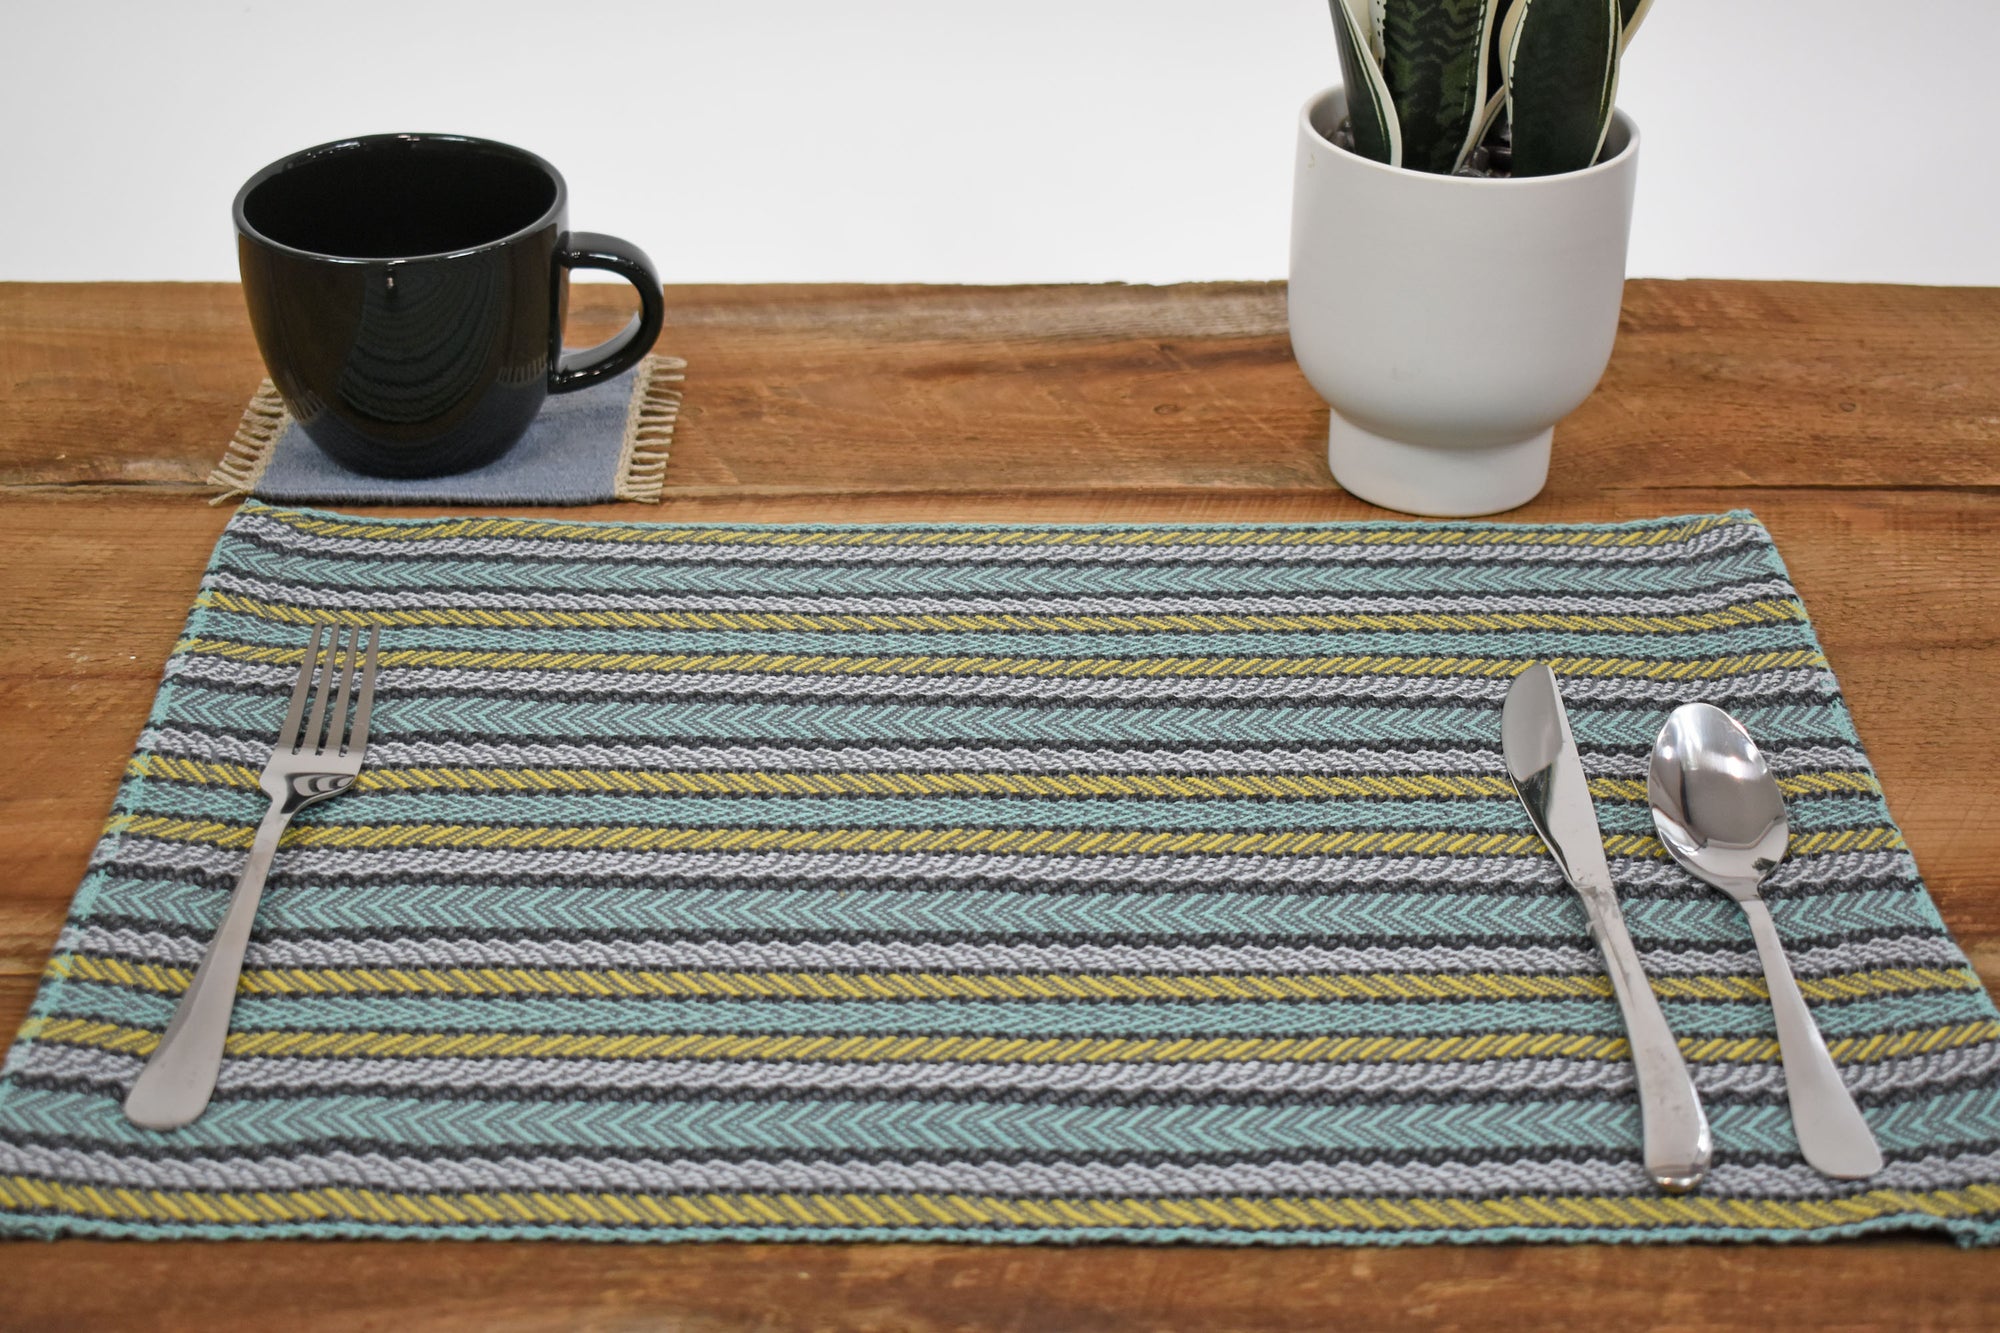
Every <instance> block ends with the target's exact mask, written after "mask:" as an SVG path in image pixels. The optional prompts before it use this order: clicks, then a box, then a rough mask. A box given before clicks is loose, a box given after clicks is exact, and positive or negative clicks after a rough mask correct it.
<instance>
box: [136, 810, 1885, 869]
mask: <svg viewBox="0 0 2000 1333" xmlns="http://www.w3.org/2000/svg"><path fill="white" fill-rule="evenodd" d="M104 830H105V832H106V833H107V834H124V835H128V836H132V837H143V838H157V839H160V840H162V841H165V842H189V843H200V844H204V845H207V846H211V847H222V848H229V849H242V848H246V847H248V846H249V845H250V842H251V838H252V837H253V836H254V834H255V830H254V829H253V828H252V827H251V826H250V825H247V824H225V823H222V822H220V821H217V820H211V819H179V818H174V817H170V816H166V815H113V816H112V817H111V818H110V819H108V820H106V821H105V826H104ZM284 845H285V846H287V847H331V848H363V849H380V848H394V847H446V848H481V849H488V850H495V849H497V850H502V851H632V852H766V851H783V852H804V853H810V852H854V853H880V854H904V853H914V852H932V853H938V854H944V855H975V854H984V855H1035V856H1157V855H1212V856H1224V855H1242V856H1541V855H1543V854H1544V853H1543V849H1542V843H1541V840H1540V839H1539V838H1537V837H1536V836H1535V835H1534V834H1532V833H1466V832H1455V831H1450V830H1442V829H1329V830H1322V831H1305V832H1287V831H1278V832H1253V833H1212V832H1201V831H1180V830H1157V829H1108V830H1091V829H1053V828H1052V829H995V828H951V829H895V828H836V829H784V828H658V827H653V826H650V825H616V826H612V825H594V826H585V825H539V824H529V825H507V824H308V825H300V824H294V825H293V826H292V827H291V828H290V830H288V831H287V832H286V834H285V840H284ZM1902 846H1903V838H1902V834H1900V833H1899V832H1897V830H1895V829H1894V828H1891V827H1888V826H1876V827H1870V828H1853V829H1828V830H1822V831H1820V832H1816V833H1795V834H1793V835H1792V841H1791V854H1792V855H1793V856H1811V855H1816V854H1819V853H1823V852H1861V851H1874V850H1878V849H1883V848H1889V849H1896V848H1901V847H1902ZM1604 850H1605V852H1606V853H1607V854H1608V855H1611V856H1629V857H1652V858H1655V859H1660V858H1664V857H1665V856H1666V849H1665V848H1664V847H1662V846H1661V845H1660V842H1659V839H1657V838H1655V837H1653V836H1652V835H1650V834H1637V833H1613V834H1609V835H1607V836H1606V837H1605V839H1604Z"/></svg>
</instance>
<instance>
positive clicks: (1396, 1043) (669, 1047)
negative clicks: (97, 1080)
mask: <svg viewBox="0 0 2000 1333" xmlns="http://www.w3.org/2000/svg"><path fill="white" fill-rule="evenodd" d="M20 1039H21V1040H22V1041H23V1042H28V1041H39V1042H45V1043H51V1044H56V1045H63V1046H82V1047H88V1048H91V1049H94V1050H105V1051H116V1052H119V1053H121V1054H126V1055H136V1056H144V1055H150V1054H151V1053H152V1051H153V1048H154V1047H155V1046H157V1045H158V1044H159V1040H160V1035H159V1033H158V1032H157V1031H155V1030H153V1029H151V1028H138V1027H127V1026H125V1025H123V1024H118V1023H109V1022H102V1021H99V1020H97V1019H88V1018H31V1019H29V1020H28V1021H27V1022H26V1023H24V1024H23V1025H22V1027H21V1037H20ZM1996 1041H2000V1019H1986V1018H1982V1019H1975V1020H1972V1021H1970V1022H1965V1023H1952V1024H1946V1025H1944V1026H1941V1027H1929V1028H1914V1029H1910V1030H1907V1031H1903V1032H1883V1033H1875V1034H1873V1035H1870V1036H1866V1037H1841V1038H1837V1039H1835V1040H1834V1041H1831V1042H1829V1043H1828V1048H1829V1049H1830V1050H1831V1051H1832V1052H1833V1057H1834V1059H1836V1060H1838V1061H1840V1062H1841V1063H1842V1064H1872V1063H1878V1062H1881V1061H1885V1060H1900V1059H1907V1058H1909V1057H1911V1056H1918V1055H1934V1054H1937V1053H1939V1052H1943V1051H1951V1050H1958V1049H1961V1048H1963V1047H1967V1046H1978V1045H1984V1044H1986V1043H1989V1042H1996ZM1680 1048H1681V1053H1682V1054H1683V1055H1684V1056H1686V1057H1687V1058H1688V1059H1689V1060H1693V1061H1697V1062H1700V1063H1704V1064H1771V1063H1774V1062H1775V1061H1777V1059H1778V1058H1779V1052H1778V1043H1777V1041H1776V1040H1774V1039H1772V1038H1769V1037H1683V1038H1681V1039H1680ZM227 1050H228V1052H229V1054H230V1055H232V1056H238V1057H246V1058H247V1057H253V1056H263V1057H285V1058H288V1059H327V1060H333V1059H386V1058H398V1059H426V1060H472V1059H479V1060H756V1061H764V1062H770V1063H785V1064H795V1063H815V1064H910V1063H917V1064H987V1063H1005V1064H1025V1065H1087V1064H1149V1065H1150V1064H1194V1063H1203V1064H1208V1063H1224V1064H1244V1063H1274V1064H1451V1063H1457V1062H1461V1061H1470V1060H1481V1061H1492V1060H1624V1059H1626V1058H1628V1057H1629V1055H1630V1054H1631V1048H1630V1047H1629V1046H1628V1045H1627V1043H1626V1040H1625V1038H1623V1037H1613V1036H1600V1035H1597V1034H1594V1033H1578V1032H1483V1033H1472V1034H1463V1035H1451V1036H1412V1037H1402V1036H1397V1037H1391V1036H1346V1037H1327V1036H1320V1037H993V1036H943V1037H940V1036H920V1035H919V1036H912V1035H903V1034H874V1033H870V1034H862V1035H852V1034H824V1033H763V1032H755V1033H680V1032H666V1033H653V1034H643V1033H598V1032H368V1031H325V1030H317V1029H315V1030H311V1031H286V1030H262V1031H243V1030H237V1031H232V1032H231V1033H230V1034H229V1038H228V1044H227Z"/></svg>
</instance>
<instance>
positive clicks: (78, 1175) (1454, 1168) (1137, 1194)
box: [0, 1144, 2000, 1199]
mask: <svg viewBox="0 0 2000 1333" xmlns="http://www.w3.org/2000/svg"><path fill="white" fill-rule="evenodd" d="M0 1171H5V1172H6V1173H7V1174H10V1175H12V1174H19V1175H27V1176H35V1177H40V1178H44V1179H56V1180H66V1181H71V1182H75V1183H77V1184H100V1185H105V1186H109V1187H112V1188H119V1187H124V1188H134V1189H222V1190H294V1189H317V1188H325V1187H341V1186H346V1187H350V1188H372V1189H383V1190H397V1191H405V1192H457V1191H481V1190H490V1191H520V1190H587V1191H598V1190H604V1191H620V1192H630V1193H673V1192H679V1191H694V1190H700V1191H707V1190H718V1191H737V1190H742V1191H766V1190H768V1191H783V1192H790V1191H848V1190H856V1191H878V1190H879V1191H884V1192H892V1193H894V1192H918V1191H947V1192H956V1193H968V1194H997V1195H1008V1196H1027V1197H1039V1196H1049V1195H1057V1196H1061V1195H1106V1196H1112V1197H1131V1198H1163V1197H1174V1196H1186V1195H1202V1194H1252V1195H1331V1196H1341V1195H1390V1196H1412V1195H1414V1196H1421V1197H1471V1198H1490V1197H1495V1196H1502V1195H1514V1194H1530V1195H1534V1194H1624V1195H1633V1196H1637V1197H1653V1195H1654V1193H1655V1191H1654V1187H1653V1186H1652V1184H1651V1181H1650V1180H1649V1179H1648V1178H1647V1176H1646V1173H1645V1169H1644V1167H1643V1166H1642V1165H1641V1164H1640V1163H1639V1162H1638V1161H1637V1160H1636V1158H1632V1159H1628V1158H1616V1159H1609V1160H1607V1159H1603V1158H1590V1159H1586V1160H1583V1161H1555V1162H1536V1161H1507V1160H1491V1159H1484V1160H1482V1159H1474V1160H1446V1161H1438V1162H1380V1161H1365V1160H1363V1161H1355V1160H1349V1159H1343V1158H1340V1157H1338V1156H1329V1157H1327V1158H1325V1159H1319V1160H1309V1161H1285V1162H1258V1161H1228V1162H1095V1161H1058V1162H1006V1161H996V1160H983V1161H948V1162H867V1161H815V1160H800V1159H798V1158H790V1157H787V1158H780V1159H778V1160H774V1161H749V1162H728V1161H707V1162H704V1161H693V1160H688V1159H685V1158H678V1159H677V1158H670V1157H661V1158H645V1159H639V1160H630V1159H620V1158H581V1157H556V1156H536V1155H532V1154H529V1153H523V1154H521V1155H517V1156H507V1157H496V1158H485V1159H470V1160H467V1159H458V1160H452V1159H446V1160H437V1159H432V1158H425V1157H405V1156H399V1155H396V1154H395V1153H394V1152H393V1151H390V1152H329V1153H302V1154H300V1155H298V1156H295V1157H281V1158H261V1159H257V1158H231V1157H211V1158H194V1159H191V1160H153V1159H148V1158H144V1157H137V1156H125V1155H123V1154H120V1153H117V1152H114V1151H111V1150H108V1149H97V1150H86V1149H81V1148H71V1147H42V1146H32V1147H31V1146H25V1145H16V1144H0ZM1996 1173H2000V1154H1996V1153H1990V1152H1974V1153H1963V1154H1935V1155H1928V1156H1924V1157H1921V1158H1914V1159H1897V1160H1894V1161H1891V1162H1890V1163H1888V1164H1887V1165H1886V1166H1885V1167H1884V1168H1883V1170H1882V1171H1881V1172H1880V1173H1879V1174H1877V1175H1875V1176H1874V1177H1872V1178H1870V1179H1869V1180H1867V1181H1856V1182H1852V1183H1836V1182H1833V1181H1829V1180H1827V1179H1826V1178H1825V1177H1823V1176H1821V1175H1819V1174H1818V1173H1817V1172H1815V1171H1814V1170H1813V1169H1812V1168H1811V1167H1809V1166H1806V1165H1805V1164H1804V1163H1803V1162H1800V1163H1789V1164H1766V1163H1738V1162H1731V1161H1729V1160H1728V1159H1726V1158H1725V1159H1723V1160H1721V1161H1719V1162H1717V1163H1716V1164H1715V1166H1714V1167H1713V1168H1712V1169H1711V1170H1710V1172H1709V1174H1708V1176H1707V1178H1706V1179H1704V1180H1703V1181H1702V1193H1703V1194H1704V1195H1705V1196H1710V1197H1720V1198H1765V1199H1824V1198H1833V1197H1839V1196H1840V1195H1843V1194H1850V1193H1857V1192H1861V1191H1865V1190H1874V1189H1893V1190H1918V1191H1921V1190H1943V1189H1956V1188H1961V1187H1963V1186H1966V1185H1970V1184H1975V1183H1979V1182H1984V1181H1989V1180H1992V1179H1993V1178H1994V1176H1995V1174H1996Z"/></svg>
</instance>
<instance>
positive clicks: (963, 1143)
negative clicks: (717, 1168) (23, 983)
mask: <svg viewBox="0 0 2000 1333" xmlns="http://www.w3.org/2000/svg"><path fill="white" fill-rule="evenodd" d="M10 1111H11V1112H12V1114H13V1115H14V1116H15V1117H17V1118H18V1119H19V1121H20V1122H21V1123H22V1125H23V1127H24V1128H26V1129H27V1130H28V1131H29V1132H41V1133H49V1132H61V1131H63V1130H67V1131H68V1132H69V1133H72V1134H76V1135H79V1136H82V1137H86V1138H89V1139H95V1140H99V1141H101V1142H105V1143H109V1144H120V1145H124V1144H130V1145H138V1144H142V1143H146V1144H151V1143H157V1141H158V1140H157V1139H149V1138H147V1137H146V1131H144V1130H139V1129H135V1128H134V1127H133V1126H131V1125H129V1124H126V1123H125V1121H124V1119H123V1117H121V1116H119V1115H118V1113H117V1109H116V1106H115V1103H114V1102H113V1101H112V1100H111V1099H109V1098H106V1097H104V1096H103V1095H102V1094H95V1095H92V1094H79V1093H65V1092H49V1091H42V1090H34V1091H25V1090H24V1091H22V1092H20V1093H18V1094H17V1095H16V1097H15V1098H14V1099H13V1104H12V1105H11V1106H10ZM1711 1116H1712V1127H1713V1130H1714V1134H1715V1142H1716V1155H1717V1156H1718V1158H1721V1157H1726V1156H1727V1155H1729V1154H1731V1153H1759V1154H1773V1155H1779V1156H1783V1157H1790V1156H1792V1155H1794V1154H1796V1153H1797V1151H1798V1143H1797V1139H1796V1138H1795V1137H1794V1136H1793V1134H1792V1130H1791V1116H1790V1111H1789V1109H1788V1108H1787V1107H1786V1106H1785V1105H1784V1104H1783V1102H1782V1101H1780V1102H1778V1103H1776V1104H1768V1103H1767V1104H1759V1105H1740V1104H1723V1105H1718V1106H1715V1107H1713V1108H1711ZM1869 1123H1870V1125H1871V1127H1872V1128H1874V1130H1875V1132H1876V1134H1877V1136H1878V1137H1879V1138H1880V1140H1881V1141H1882V1144H1883V1147H1884V1148H1885V1149H1888V1150H1889V1151H1892V1152H1893V1151H1897V1150H1899V1149H1904V1148H1906V1147H1907V1148H1917V1147H1921V1146H1932V1147H1943V1146H1947V1145H1958V1144H1982V1143H1987V1142H1991V1141H1992V1126H1993V1125H1994V1124H1995V1123H2000V1094H1996V1093H1995V1092H1993V1091H1991V1090H1981V1091H1979V1092H1976V1093H1970V1094H1966V1093H1958V1094H1950V1093H1948V1094H1944V1095H1941V1096H1933V1097H1927V1098H1918V1099H1915V1100H1913V1101H1910V1102H1905V1103H1900V1104H1897V1105H1894V1106H1887V1107H1877V1108H1871V1110H1870V1112H1869ZM176 1135H177V1139H178V1141H180V1142H183V1143H185V1144H187V1145H188V1146H189V1147H215V1148H228V1147H233V1146H236V1145H246V1146H247V1145H259V1146H261V1145H285V1144H288V1143H297V1142H299V1141H301V1140H305V1141H312V1140H320V1139H338V1140H344V1141H347V1142H351V1143H353V1144H355V1145H357V1146H358V1147H359V1146H365V1145H375V1144H380V1145H385V1146H388V1145H395V1146H419V1145H426V1146H435V1147H439V1148H447V1147H473V1148H487V1147H492V1148H505V1147H511V1146H515V1145H532V1144H546V1145H550V1146H560V1147H573V1148H598V1149H632V1148H640V1147H643V1148H645V1149H647V1150H649V1151H653V1152H660V1151H673V1150H675V1149H693V1150H699V1149H711V1150H730V1149H739V1150H740V1149H748V1150H759V1149H761V1150H766V1151H782V1150H788V1149H789V1150H798V1151H808V1152H838V1151H842V1150H845V1151H869V1150H894V1149H898V1148H903V1147H907V1146H908V1145H910V1144H923V1145H926V1147H928V1148H931V1149H933V1150H947V1151H948V1150H966V1149H971V1150H979V1151H993V1152H1005V1151H1007V1150H1009V1149H1021V1148H1028V1149H1033V1150H1039V1151H1043V1152H1059V1153H1067V1154H1073V1155H1076V1156H1078V1157H1083V1158H1096V1157H1101V1156H1103V1155H1104V1154H1107V1153H1157V1152H1160V1151H1161V1146H1160V1145H1162V1144H1170V1145H1172V1147H1171V1148H1170V1149H1168V1150H1167V1155H1169V1156H1172V1155H1178V1154H1183V1153H1185V1154H1196V1153H1202V1152H1210V1153H1213V1152H1226V1153H1230V1154H1238V1155H1242V1156H1245V1157H1254V1156H1256V1155H1259V1154H1262V1153H1268V1152H1298V1153H1302V1154H1306V1155H1308V1156H1310V1157H1312V1158H1314V1159H1322V1160H1323V1159H1324V1158H1325V1157H1327V1156H1330V1155H1337V1154H1339V1153H1341V1152H1343V1151H1345V1152H1350V1153H1351V1152H1397V1151H1423V1150H1426V1149H1428V1150H1431V1151H1440V1152H1442V1153H1443V1154H1445V1155H1447V1156H1449V1157H1451V1158H1463V1157H1465V1156H1467V1155H1469V1154H1473V1153H1477V1152H1480V1151H1483V1150H1485V1151H1490V1150H1495V1149H1503V1150H1504V1149H1514V1150H1520V1149H1528V1150H1535V1149H1557V1150H1563V1149H1566V1150H1569V1151H1572V1152H1575V1151H1591V1150H1596V1151H1606V1152H1612V1153H1615V1154H1617V1155H1620V1156H1623V1155H1626V1154H1633V1153H1636V1152H1637V1151H1638V1146H1639V1111H1638V1106H1637V1104H1636V1103H1634V1102H1631V1101H1629V1100H1628V1099H1623V1098H1621V1099H1619V1100H1617V1101H1611V1102H1602V1101H1599V1102H1572V1101H1564V1100H1559V1099H1554V1098H1551V1099H1548V1100H1543V1101H1526V1102H1512V1103H1507V1102H1503V1103H1497V1104H1489V1103H1473V1104H1450V1103H1444V1104H1422V1103H1415V1104H1393V1105H1386V1106H1385V1105H1381V1104H1361V1105H1351V1106H1276V1107H1271V1106H1255V1105H1233V1106H1232V1105H1222V1106H1217V1105H1199V1106H1186V1105H1181V1106H1175V1105H1166V1106H1090V1105H1077V1106H1062V1105H1055V1106H1051V1105H1036V1104H1018V1103H1015V1104H1010V1103H987V1102H971V1103H955V1102H945V1103H937V1102H918V1103H898V1102H833V1101H818V1100H812V1099H808V1098H803V1097H802V1098H798V1099H788V1100H786V1101H783V1102H775V1103H755V1102H752V1103H741V1102H738V1103H729V1102H709V1101H691V1100H684V1099H659V1100H655V1099H645V1100H638V1101H615V1102H563V1101H530V1102H517V1101H504V1100H503V1101H479V1102H456V1103H452V1102H437V1101H432V1100H427V1099H417V1098H389V1097H378V1096H351V1095H350V1096H338V1095H336V1096H327V1097H322V1098H317V1099H315V1100H314V1101H312V1102H294V1101H288V1100H258V1101H233V1100H227V1099H225V1100H221V1101H218V1102H216V1103H215V1104H213V1105H212V1106H211V1107H210V1109H209V1111H208V1113H207V1114H206V1115H204V1116H203V1117H202V1118H201V1119H200V1120H199V1121H197V1122H196V1123H195V1124H194V1125H191V1126H189V1127H188V1128H186V1129H183V1130H178V1131H176Z"/></svg>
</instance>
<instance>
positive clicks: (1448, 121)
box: [1382, 0, 1497, 173]
mask: <svg viewBox="0 0 2000 1333" xmlns="http://www.w3.org/2000/svg"><path fill="white" fill-rule="evenodd" d="M1496 4H1497V0H1385V6H1384V9H1383V17H1382V51H1383V58H1382V76H1383V79H1384V81H1385V82H1386V83H1387V84H1388V87H1389V97H1390V100H1391V101H1392V102H1393V103H1394V105H1395V108H1396V122H1397V124H1398V126H1399V127H1400V128H1401V131H1402V138H1403V165H1404V166H1406V167H1411V168H1414V169H1416V170H1418V171H1434V172H1441V173H1448V172H1450V171H1451V170H1452V169H1453V168H1454V167H1456V166H1457V165H1458V162H1459V159H1460V157H1461V155H1462V154H1463V153H1464V152H1465V151H1466V149H1467V148H1468V139H1469V138H1470V136H1471V135H1472V133H1473V132H1474V129H1475V127H1476V126H1477V124H1478V122H1479V120H1480V117H1481V114H1482V113H1483V112H1484V110H1485V106H1486V42H1487V38H1488V36H1489V34H1490V32H1491V24H1492V20H1493V13H1494V9H1495V7H1496Z"/></svg>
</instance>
